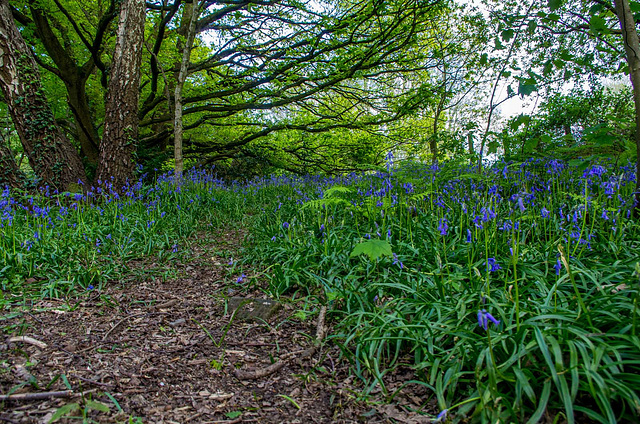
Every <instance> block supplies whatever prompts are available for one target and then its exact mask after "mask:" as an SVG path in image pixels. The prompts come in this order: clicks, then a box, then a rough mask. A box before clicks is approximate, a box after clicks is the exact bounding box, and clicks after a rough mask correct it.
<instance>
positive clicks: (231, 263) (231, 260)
mask: <svg viewBox="0 0 640 424" xmlns="http://www.w3.org/2000/svg"><path fill="white" fill-rule="evenodd" d="M231 265H233V258H231V259H230V260H229V266H231Z"/></svg>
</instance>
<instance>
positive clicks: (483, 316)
mask: <svg viewBox="0 0 640 424" xmlns="http://www.w3.org/2000/svg"><path fill="white" fill-rule="evenodd" d="M489 321H491V322H492V323H493V325H495V326H496V327H497V326H499V325H500V320H497V319H495V317H494V316H493V315H491V314H490V313H489V312H487V310H486V309H480V310H479V311H478V325H479V326H480V327H482V328H483V329H485V330H487V328H488V327H489Z"/></svg>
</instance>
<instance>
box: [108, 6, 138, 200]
mask: <svg viewBox="0 0 640 424" xmlns="http://www.w3.org/2000/svg"><path fill="white" fill-rule="evenodd" d="M145 11H146V5H145V2H144V0H123V2H122V5H121V7H120V20H119V23H118V32H117V36H116V48H115V51H114V54H113V61H112V63H111V70H110V74H109V85H108V91H107V101H106V104H105V121H104V133H103V135H102V143H101V144H100V160H99V163H98V170H97V175H96V177H97V180H98V183H99V184H100V183H103V184H104V183H110V184H113V187H114V189H116V190H118V191H119V190H120V189H122V187H123V186H124V185H125V184H126V183H127V181H133V171H134V166H135V162H134V157H133V156H134V154H135V152H136V144H137V138H138V100H139V97H140V94H139V88H140V65H141V62H142V47H143V42H144V20H145Z"/></svg>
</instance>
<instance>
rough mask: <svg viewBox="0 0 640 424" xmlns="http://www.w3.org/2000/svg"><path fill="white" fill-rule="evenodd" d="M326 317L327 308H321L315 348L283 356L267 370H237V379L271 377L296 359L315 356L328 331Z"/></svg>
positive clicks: (235, 372)
mask: <svg viewBox="0 0 640 424" xmlns="http://www.w3.org/2000/svg"><path fill="white" fill-rule="evenodd" d="M326 316H327V307H326V306H322V307H321V308H320V313H319V314H318V324H317V328H316V341H315V344H314V346H313V347H310V348H309V349H305V350H302V351H298V352H292V353H288V354H285V355H282V357H281V358H280V360H279V361H278V362H275V363H273V364H271V365H269V366H268V367H266V368H260V369H257V370H253V371H242V370H235V371H234V374H235V376H236V378H238V379H240V380H256V379H258V378H262V377H266V376H268V375H271V374H273V373H275V372H277V371H279V370H280V369H282V368H283V367H284V366H285V365H287V364H288V363H289V362H290V361H291V360H293V359H294V358H296V357H297V358H298V359H304V358H307V357H309V356H313V355H314V354H315V353H316V351H317V350H318V346H319V345H320V343H321V342H322V340H323V339H324V336H325V332H326V329H325V324H324V322H325V319H326Z"/></svg>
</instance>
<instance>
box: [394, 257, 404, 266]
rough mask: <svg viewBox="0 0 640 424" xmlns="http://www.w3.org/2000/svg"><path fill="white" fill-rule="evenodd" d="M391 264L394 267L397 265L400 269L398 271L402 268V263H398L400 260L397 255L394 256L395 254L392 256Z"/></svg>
mask: <svg viewBox="0 0 640 424" xmlns="http://www.w3.org/2000/svg"><path fill="white" fill-rule="evenodd" d="M393 264H394V265H398V266H399V267H400V269H402V268H404V265H403V264H402V261H400V259H398V255H396V254H395V253H394V254H393Z"/></svg>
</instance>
